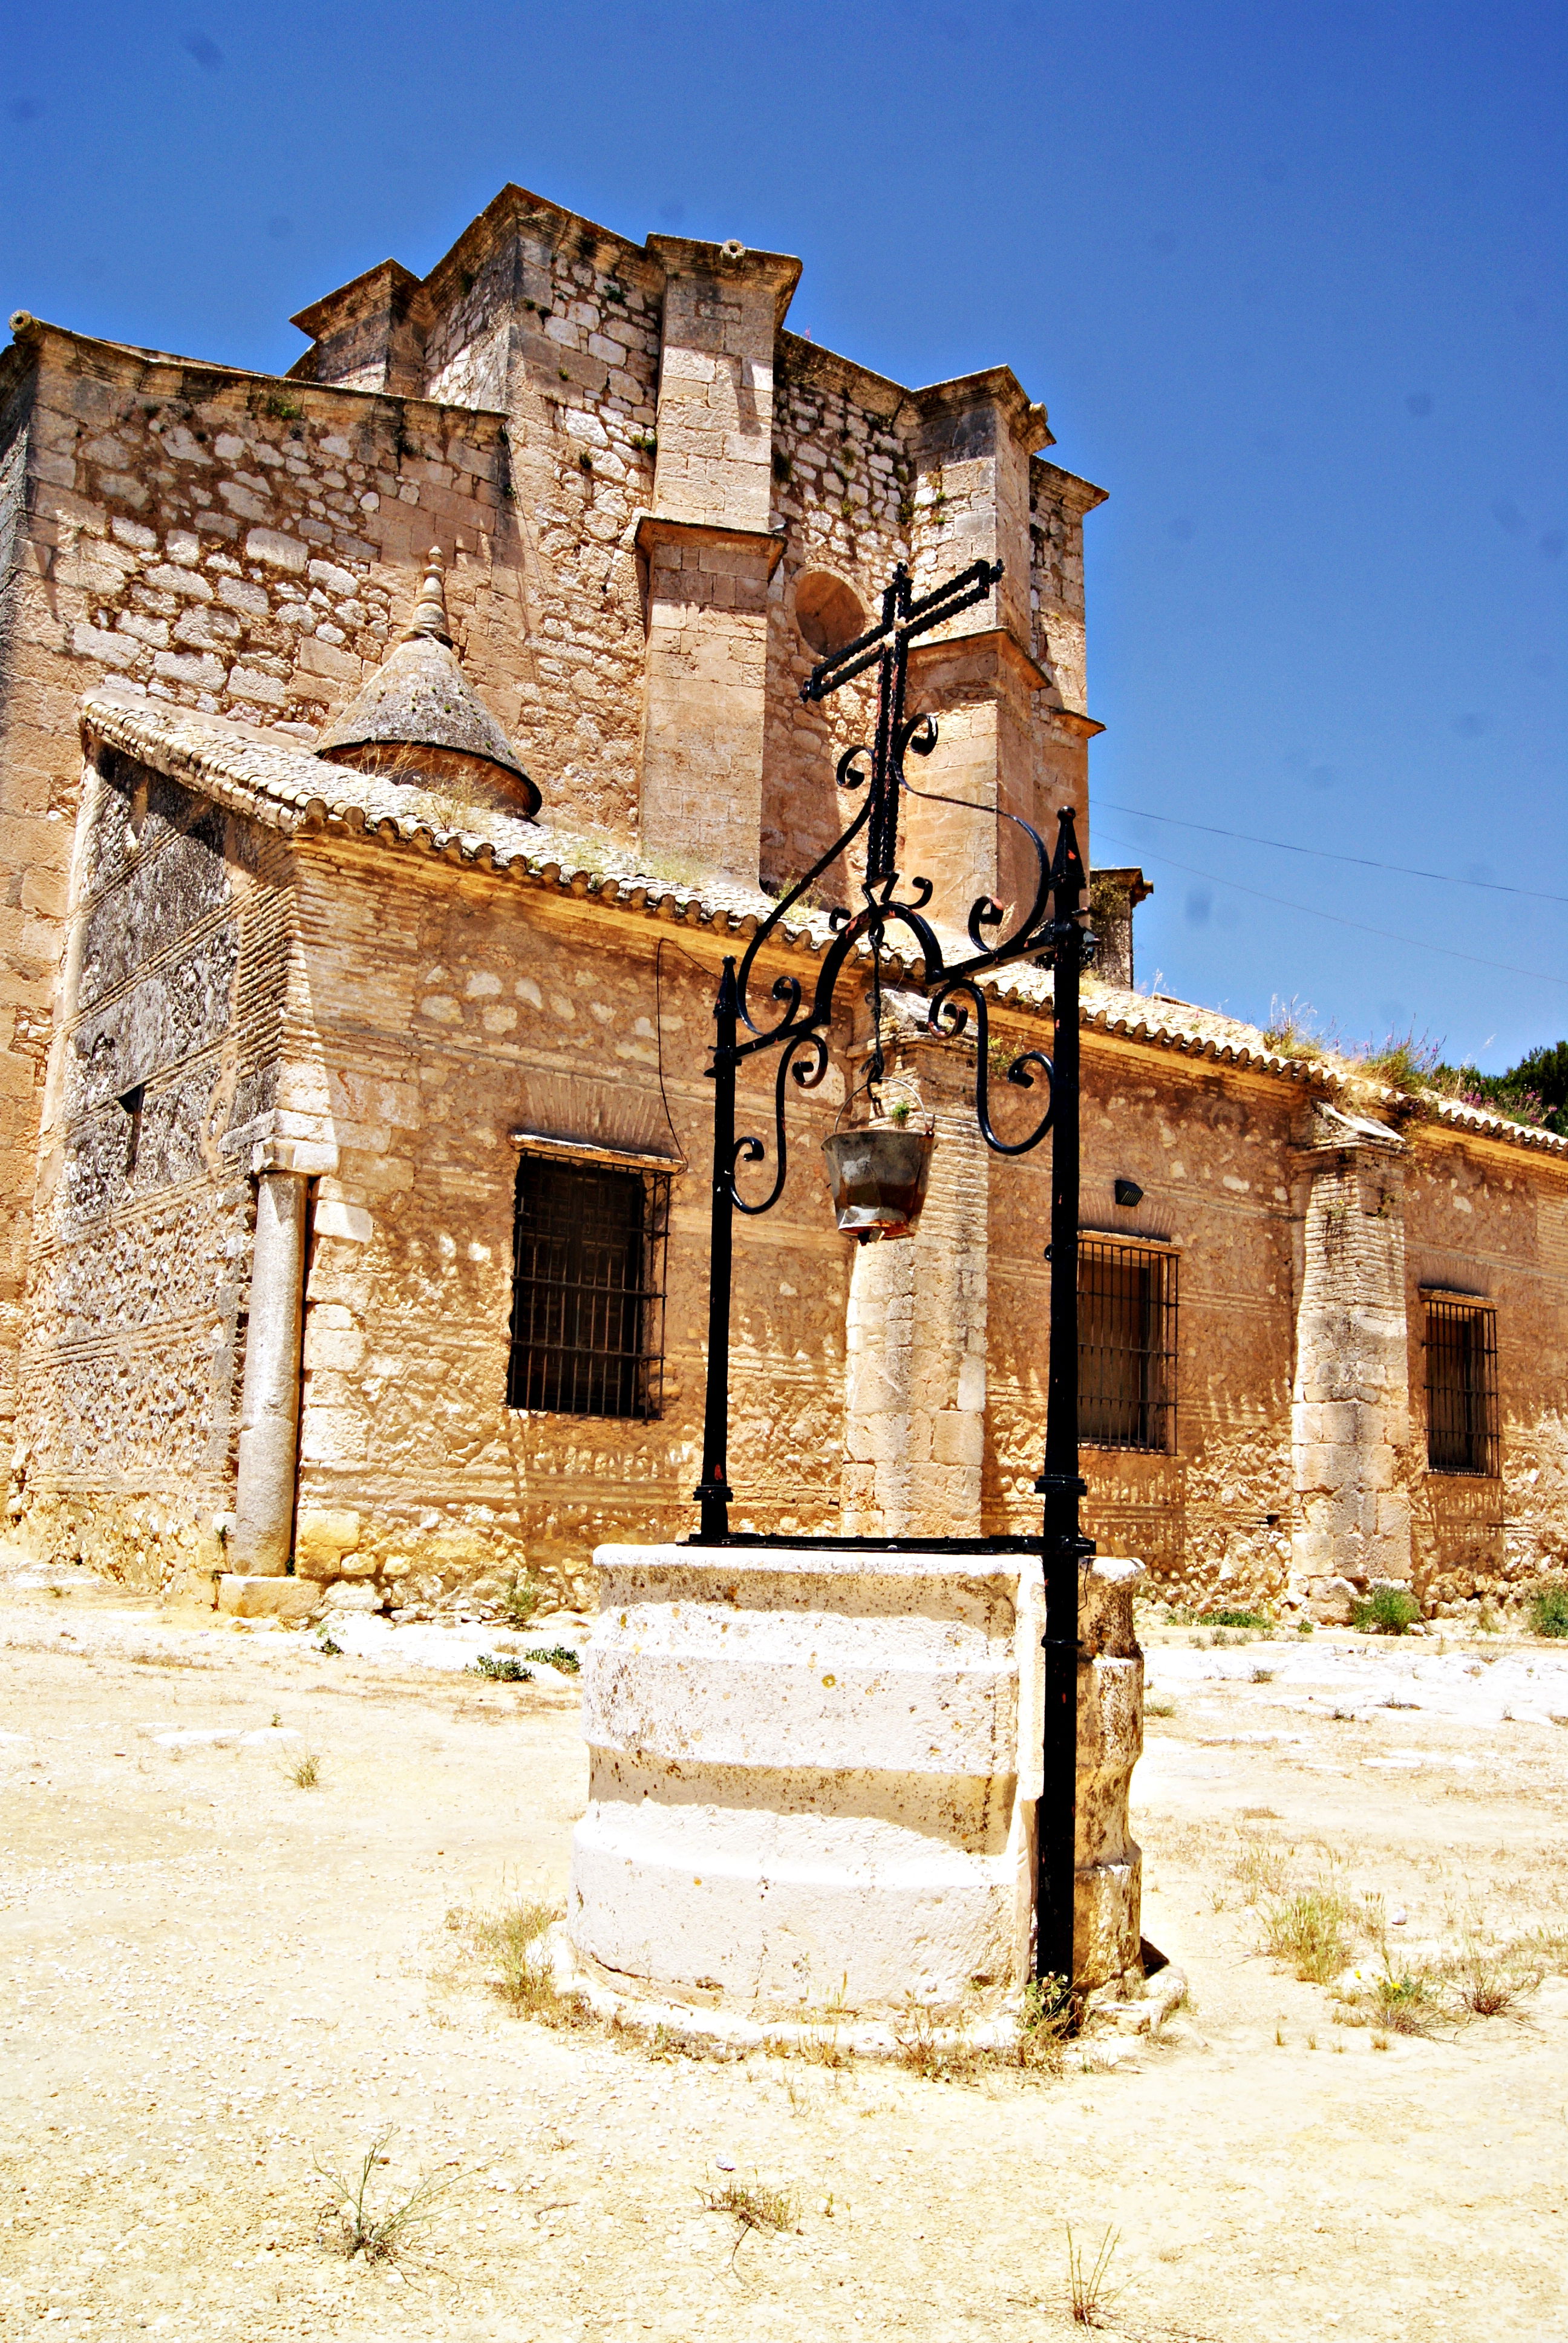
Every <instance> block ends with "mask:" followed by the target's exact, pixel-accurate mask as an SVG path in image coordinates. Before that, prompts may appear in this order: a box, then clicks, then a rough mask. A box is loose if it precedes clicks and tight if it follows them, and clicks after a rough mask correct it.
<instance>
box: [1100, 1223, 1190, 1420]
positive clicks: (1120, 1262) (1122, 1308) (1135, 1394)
mask: <svg viewBox="0 0 1568 2343" xmlns="http://www.w3.org/2000/svg"><path fill="white" fill-rule="evenodd" d="M1078 1430H1079V1437H1080V1439H1081V1440H1083V1441H1085V1442H1086V1443H1088V1444H1089V1445H1090V1446H1091V1447H1094V1448H1152V1449H1156V1450H1159V1451H1161V1453H1169V1452H1170V1451H1171V1450H1173V1449H1174V1447H1175V1445H1176V1255H1175V1254H1174V1253H1173V1252H1160V1251H1158V1250H1156V1248H1155V1247H1153V1246H1152V1245H1131V1244H1117V1243H1115V1242H1112V1241H1111V1239H1109V1238H1105V1237H1081V1238H1080V1239H1079V1244H1078Z"/></svg>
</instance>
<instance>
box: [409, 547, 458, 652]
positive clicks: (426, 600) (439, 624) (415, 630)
mask: <svg viewBox="0 0 1568 2343" xmlns="http://www.w3.org/2000/svg"><path fill="white" fill-rule="evenodd" d="M442 568H443V564H442V560H441V548H440V547H439V546H438V545H433V546H432V547H431V548H430V558H429V559H428V561H427V563H426V565H425V582H424V584H423V585H422V586H421V587H420V588H419V596H418V599H417V601H416V603H415V605H414V615H413V617H412V618H410V619H409V621H408V624H407V626H406V627H405V628H404V629H403V633H402V636H401V638H400V639H401V640H402V641H404V642H406V643H409V642H416V641H417V639H418V638H419V637H420V636H421V635H433V636H434V637H435V639H436V640H437V642H438V643H449V642H450V641H451V639H452V637H451V634H450V632H449V630H448V628H447V588H446V581H445V579H444V578H443V576H442Z"/></svg>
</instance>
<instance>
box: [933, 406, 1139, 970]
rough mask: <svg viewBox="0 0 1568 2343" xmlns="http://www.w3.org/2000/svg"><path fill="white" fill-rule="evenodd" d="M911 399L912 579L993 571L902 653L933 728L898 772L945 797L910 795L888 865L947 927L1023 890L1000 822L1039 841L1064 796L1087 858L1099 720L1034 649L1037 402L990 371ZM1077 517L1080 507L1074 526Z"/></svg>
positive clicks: (1016, 850) (1071, 675)
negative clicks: (1091, 746)
mask: <svg viewBox="0 0 1568 2343" xmlns="http://www.w3.org/2000/svg"><path fill="white" fill-rule="evenodd" d="M917 404H918V406H919V409H920V429H919V434H918V437H917V442H916V450H915V459H916V474H917V489H916V496H915V518H914V524H913V528H912V533H911V554H912V560H913V568H914V575H915V582H916V586H917V588H921V587H924V586H928V585H930V584H933V583H934V582H935V581H936V580H937V579H938V578H943V577H947V576H950V574H951V573H952V572H953V571H954V570H955V569H961V568H966V567H967V566H968V565H969V563H970V562H971V561H977V560H990V561H994V560H1000V562H1001V563H1002V565H1003V567H1002V575H1001V578H1000V581H999V583H998V585H997V587H996V588H995V591H994V592H993V593H992V594H991V596H990V598H988V600H986V601H985V602H982V603H979V604H977V605H976V606H975V608H973V609H972V610H969V611H966V612H965V613H964V615H963V617H962V618H960V619H958V620H956V621H955V622H954V625H953V627H952V628H949V629H944V630H943V631H942V632H941V633H940V634H938V635H936V636H934V637H929V638H926V639H923V640H922V641H920V643H918V644H916V645H915V646H914V647H913V648H912V649H911V654H910V708H911V709H922V710H924V711H925V712H927V713H929V714H931V715H934V716H936V717H937V719H938V720H939V725H940V742H939V745H938V748H937V750H936V753H935V755H934V756H933V757H932V758H931V759H930V763H929V764H928V765H924V766H915V767H912V768H911V770H910V780H911V782H912V783H913V785H914V787H915V788H916V789H922V788H927V789H932V790H935V791H940V793H941V795H942V796H943V797H944V798H946V799H950V800H951V799H957V800H958V801H959V802H958V804H956V805H955V804H953V803H947V804H939V803H935V802H932V801H931V800H930V799H920V798H919V797H914V798H911V799H910V800H909V802H908V805H907V807H906V810H905V840H906V844H905V849H904V854H903V862H904V867H905V868H906V869H907V870H910V871H911V872H918V873H920V876H922V877H924V878H929V879H930V880H931V882H932V885H933V887H934V889H935V899H934V906H933V908H934V910H935V912H936V916H937V919H938V923H939V925H940V926H941V927H942V928H944V929H946V930H949V931H950V932H954V931H956V932H960V933H961V931H962V929H963V925H964V922H965V920H966V919H967V917H968V913H969V909H970V904H971V903H972V902H973V901H974V900H975V898H976V897H977V896H978V895H980V894H982V893H983V894H988V895H990V896H992V897H993V898H994V899H995V900H997V901H998V902H1000V903H1001V904H1003V905H1004V906H1005V905H1009V904H1011V905H1016V906H1019V907H1020V908H1021V907H1022V905H1023V904H1024V903H1025V902H1027V900H1029V896H1030V894H1031V893H1032V891H1033V888H1034V885H1035V883H1036V869H1037V867H1036V864H1035V860H1034V857H1033V854H1032V852H1031V850H1030V847H1029V844H1028V841H1027V840H1025V839H1024V838H1023V836H1022V834H1021V833H1020V831H1019V830H1017V829H1016V828H1015V827H1014V823H1013V822H1012V821H1010V820H1007V819H1006V817H1007V816H1009V815H1011V816H1013V817H1014V818H1015V819H1016V820H1024V821H1027V822H1029V823H1030V824H1031V825H1032V826H1033V827H1034V828H1035V829H1037V830H1040V833H1041V835H1042V836H1043V837H1044V838H1045V840H1046V841H1047V843H1048V844H1050V842H1051V840H1053V839H1054V836H1055V830H1056V819H1055V818H1056V813H1057V810H1058V809H1059V808H1060V807H1061V806H1064V805H1068V804H1070V805H1071V806H1072V807H1073V808H1074V809H1075V811H1076V813H1077V815H1078V820H1079V843H1080V846H1081V849H1082V850H1083V852H1084V854H1085V856H1086V857H1087V854H1088V850H1089V848H1088V833H1087V828H1086V818H1087V810H1088V787H1087V779H1088V776H1087V759H1086V756H1085V744H1086V743H1087V741H1088V739H1090V737H1091V735H1092V734H1094V733H1095V732H1098V731H1099V730H1100V729H1101V727H1100V726H1099V725H1098V724H1096V723H1094V722H1093V720H1092V719H1091V718H1089V717H1088V716H1087V715H1086V714H1085V713H1084V712H1083V711H1082V709H1080V708H1077V707H1073V706H1070V705H1068V704H1066V702H1065V700H1064V696H1063V684H1064V681H1065V683H1067V684H1069V685H1070V684H1071V683H1073V682H1074V680H1075V679H1077V680H1081V679H1080V678H1079V677H1078V671H1077V669H1070V670H1066V671H1064V677H1063V678H1059V677H1058V675H1057V674H1056V673H1055V672H1054V671H1053V669H1052V668H1051V667H1050V665H1048V664H1046V663H1045V661H1046V659H1047V658H1049V655H1050V654H1049V647H1048V645H1047V643H1046V640H1045V638H1044V636H1043V634H1042V631H1041V628H1040V624H1039V622H1038V621H1039V613H1038V610H1037V609H1036V608H1035V604H1036V601H1037V598H1038V594H1039V586H1038V582H1037V578H1036V565H1035V562H1034V559H1033V553H1034V540H1035V537H1036V535H1037V533H1038V531H1037V524H1036V522H1035V520H1034V519H1033V518H1031V516H1032V514H1033V513H1034V510H1035V507H1036V503H1037V501H1038V495H1039V489H1038V485H1037V483H1036V481H1035V479H1034V477H1033V475H1034V471H1035V469H1036V467H1035V465H1034V463H1033V462H1032V460H1031V458H1032V451H1033V450H1034V449H1035V448H1037V447H1040V446H1042V445H1049V444H1050V430H1049V429H1048V427H1047V425H1046V418H1045V409H1044V408H1043V407H1038V406H1036V405H1034V404H1033V403H1032V401H1030V399H1029V398H1027V397H1025V395H1024V393H1023V391H1022V390H1021V389H1020V386H1019V384H1018V382H1017V380H1016V378H1015V377H1014V376H1013V375H1012V374H1011V373H1010V371H1009V370H1008V369H1007V368H1006V367H993V368H991V369H990V371H989V372H987V373H985V374H980V375H971V376H968V377H964V378H963V379H962V380H960V381H958V382H950V383H940V384H938V385H936V386H935V387H933V388H932V389H930V390H927V391H922V392H920V394H919V398H918V402H917ZM1053 477H1054V475H1053ZM1063 477H1065V476H1063ZM1076 485H1077V486H1079V487H1080V488H1083V489H1084V490H1085V493H1086V496H1087V498H1089V500H1091V501H1092V500H1095V499H1097V498H1098V496H1099V491H1098V490H1097V489H1092V488H1089V487H1088V484H1087V483H1078V484H1076ZM1082 502H1083V499H1080V503H1082ZM1081 519H1082V513H1081V510H1079V511H1077V513H1076V526H1077V527H1078V528H1080V529H1081ZM1042 654H1043V656H1042ZM971 807H972V808H973V809H975V810H974V811H973V812H970V811H969V810H968V809H970V808H971Z"/></svg>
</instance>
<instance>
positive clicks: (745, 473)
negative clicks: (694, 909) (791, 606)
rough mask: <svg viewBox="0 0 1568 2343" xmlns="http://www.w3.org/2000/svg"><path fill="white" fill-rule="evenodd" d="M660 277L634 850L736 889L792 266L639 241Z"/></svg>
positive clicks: (755, 818)
mask: <svg viewBox="0 0 1568 2343" xmlns="http://www.w3.org/2000/svg"><path fill="white" fill-rule="evenodd" d="M648 242H649V249H650V250H651V251H652V252H653V253H654V254H655V255H656V256H657V257H658V259H659V260H660V261H661V262H662V264H663V266H664V270H665V297H664V344H663V349H662V352H661V357H660V372H659V387H658V465H657V469H656V471H655V475H654V508H653V510H652V512H651V513H648V514H646V515H645V516H644V517H643V518H642V520H641V522H640V523H639V524H638V532H637V547H638V553H639V554H640V555H641V556H642V558H643V559H644V561H645V562H646V564H647V579H648V584H647V612H648V666H647V679H648V683H647V706H646V713H645V717H644V729H643V766H642V816H641V828H642V849H643V852H644V854H645V856H647V858H648V860H649V862H650V863H651V864H652V865H653V866H654V868H655V869H657V868H658V863H659V860H660V859H661V858H663V859H665V860H670V859H673V860H676V861H678V862H681V863H691V862H694V863H696V864H698V865H699V866H701V867H702V868H704V869H706V870H709V871H712V872H716V873H717V874H719V876H721V877H724V878H729V879H736V880H741V881H743V882H744V883H746V884H748V885H749V886H753V887H754V886H755V885H756V884H757V880H758V856H759V840H760V835H761V827H762V733H763V690H764V684H765V680H766V670H767V633H768V613H767V603H768V588H769V579H770V578H772V575H773V572H774V570H775V568H777V567H778V564H779V557H780V555H781V553H782V551H783V539H782V538H779V537H774V536H772V535H771V534H769V527H768V522H769V511H770V508H771V499H772V459H773V346H774V339H775V337H776V335H777V333H778V329H779V325H780V324H781V322H782V320H783V317H784V312H785V310H786V309H787V308H788V307H789V296H790V294H791V293H792V292H793V291H794V288H795V284H796V280H797V278H798V277H799V273H800V264H799V261H796V260H791V259H789V258H787V257H786V256H784V255H782V254H780V253H770V252H747V251H746V250H745V249H744V247H743V246H740V245H738V244H737V245H714V244H696V243H692V242H690V241H689V239H687V238H685V237H680V236H652V237H650V238H649V240H648Z"/></svg>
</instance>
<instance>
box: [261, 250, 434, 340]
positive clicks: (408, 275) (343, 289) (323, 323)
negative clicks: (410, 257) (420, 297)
mask: <svg viewBox="0 0 1568 2343" xmlns="http://www.w3.org/2000/svg"><path fill="white" fill-rule="evenodd" d="M419 284H420V280H419V278H418V277H416V276H415V274H414V271H413V270H412V269H411V268H405V267H404V266H403V263H402V262H401V261H400V260H378V261H377V264H376V266H375V267H374V268H367V269H366V270H365V272H364V274H363V275H362V276H359V277H350V278H349V280H348V282H347V285H340V286H339V287H337V291H336V292H335V293H324V294H323V295H322V296H321V297H320V299H319V300H317V301H312V302H311V303H309V305H308V306H307V307H306V308H303V309H297V310H296V311H295V313H294V315H293V317H290V319H289V321H288V322H289V324H290V325H291V326H297V327H298V328H299V330H300V332H301V333H302V334H308V335H309V336H310V338H311V340H312V341H313V342H319V341H321V340H322V339H323V338H324V337H325V336H326V335H327V332H329V331H330V330H331V328H332V327H338V326H345V325H347V324H348V323H349V322H350V321H351V320H352V319H353V318H355V317H363V316H365V315H366V314H367V312H368V311H369V310H371V309H373V308H376V307H378V306H379V305H380V302H381V301H382V300H383V299H385V301H386V303H387V307H389V308H394V309H407V307H408V306H409V303H410V302H411V300H412V299H413V297H414V295H415V294H416V293H417V291H418V290H419Z"/></svg>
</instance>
